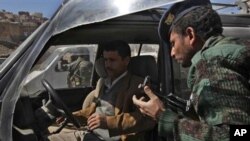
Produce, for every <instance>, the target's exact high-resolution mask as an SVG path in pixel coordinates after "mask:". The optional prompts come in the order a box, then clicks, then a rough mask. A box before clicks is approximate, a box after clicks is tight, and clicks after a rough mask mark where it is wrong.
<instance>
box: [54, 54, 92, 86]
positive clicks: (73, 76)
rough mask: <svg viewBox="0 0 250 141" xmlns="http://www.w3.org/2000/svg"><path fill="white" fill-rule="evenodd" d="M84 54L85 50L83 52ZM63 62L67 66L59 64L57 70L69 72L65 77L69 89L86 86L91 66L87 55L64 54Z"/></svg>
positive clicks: (88, 81)
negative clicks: (64, 61) (65, 62)
mask: <svg viewBox="0 0 250 141" xmlns="http://www.w3.org/2000/svg"><path fill="white" fill-rule="evenodd" d="M84 51H85V52H86V50H84ZM62 59H63V60H66V61H67V64H64V65H62V64H61V63H60V62H59V65H58V70H67V71H69V73H68V76H67V84H68V86H69V88H74V87H82V86H88V85H89V84H90V78H91V73H92V68H93V64H92V63H91V62H90V61H89V54H88V53H87V54H86V53H85V54H84V55H83V54H79V51H78V52H77V54H75V53H69V52H68V53H66V54H65V55H64V56H63V58H62Z"/></svg>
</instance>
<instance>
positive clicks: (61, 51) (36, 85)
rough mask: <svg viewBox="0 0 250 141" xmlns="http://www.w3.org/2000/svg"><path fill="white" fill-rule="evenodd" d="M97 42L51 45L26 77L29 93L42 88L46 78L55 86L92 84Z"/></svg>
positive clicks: (85, 85) (26, 87)
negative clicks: (42, 82) (43, 80)
mask: <svg viewBox="0 0 250 141" xmlns="http://www.w3.org/2000/svg"><path fill="white" fill-rule="evenodd" d="M96 50H97V44H85V45H63V46H62V45H59V46H51V47H50V48H49V49H48V50H47V51H46V52H45V53H44V54H43V56H42V57H41V58H40V59H39V60H38V61H37V63H36V64H35V65H34V67H33V69H32V70H31V72H30V73H29V75H28V76H27V78H26V81H25V84H24V87H25V90H26V91H27V92H28V93H32V94H33V93H35V92H37V91H39V90H42V89H43V87H42V85H41V80H42V79H46V80H47V81H49V82H50V83H51V85H52V86H53V87H54V88H79V87H89V86H91V78H92V77H91V76H92V73H93V64H94V59H95V56H96Z"/></svg>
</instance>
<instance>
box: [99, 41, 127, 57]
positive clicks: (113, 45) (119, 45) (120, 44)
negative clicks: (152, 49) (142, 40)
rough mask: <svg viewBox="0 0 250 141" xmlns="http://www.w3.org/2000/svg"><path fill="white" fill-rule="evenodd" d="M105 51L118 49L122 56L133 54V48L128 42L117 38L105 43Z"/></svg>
mask: <svg viewBox="0 0 250 141" xmlns="http://www.w3.org/2000/svg"><path fill="white" fill-rule="evenodd" d="M103 51H117V52H118V54H119V55H120V56H121V57H122V58H125V57H130V56H131V50H130V47H129V45H128V43H126V42H125V41H122V40H115V41H110V42H107V43H105V44H104V46H103Z"/></svg>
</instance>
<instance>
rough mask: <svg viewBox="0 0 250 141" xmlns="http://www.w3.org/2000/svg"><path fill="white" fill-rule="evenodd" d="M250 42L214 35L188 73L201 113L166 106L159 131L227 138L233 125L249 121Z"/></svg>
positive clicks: (195, 139)
mask: <svg viewBox="0 0 250 141" xmlns="http://www.w3.org/2000/svg"><path fill="white" fill-rule="evenodd" d="M249 60H250V44H249V43H247V42H246V41H241V40H239V39H234V38H229V37H223V36H218V37H211V38H209V39H208V40H207V42H206V43H205V45H204V46H203V48H202V49H201V50H200V51H199V52H197V53H196V54H195V55H194V57H193V58H192V66H191V67H190V70H189V74H188V79H187V82H188V86H189V87H190V88H191V90H192V93H191V97H190V99H191V101H192V104H193V106H194V109H195V111H196V113H197V115H198V117H199V119H198V120H194V119H192V118H190V117H187V116H182V115H180V114H176V113H174V112H172V111H171V110H169V109H168V110H166V111H165V112H164V113H163V114H162V115H161V116H160V118H159V126H158V128H159V133H160V134H161V135H163V136H164V135H165V136H166V135H167V134H168V133H173V136H174V139H175V140H181V141H204V140H209V141H224V140H225V141H228V140H229V137H230V135H229V129H230V125H243V124H250V84H249V77H250V63H249Z"/></svg>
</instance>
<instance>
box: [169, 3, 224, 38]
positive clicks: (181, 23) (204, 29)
mask: <svg viewBox="0 0 250 141" xmlns="http://www.w3.org/2000/svg"><path fill="white" fill-rule="evenodd" d="M172 26H173V29H172V30H173V31H175V32H176V33H178V34H181V35H185V30H186V28H187V27H192V28H193V29H194V30H195V32H196V34H197V35H198V36H199V37H200V38H201V39H202V40H207V39H208V38H209V37H211V36H217V35H221V34H222V32H223V28H222V23H221V19H220V16H219V15H218V13H217V12H216V11H215V10H213V9H212V8H211V7H209V6H199V7H197V8H195V9H194V10H192V11H190V12H189V13H187V14H186V15H185V16H183V17H182V18H180V19H179V20H178V21H177V22H176V23H175V24H174V25H172Z"/></svg>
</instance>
